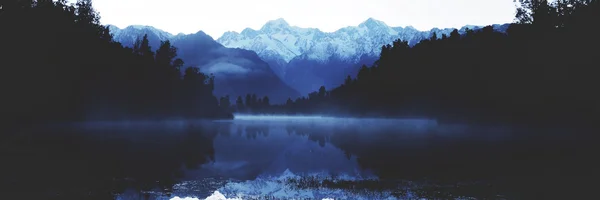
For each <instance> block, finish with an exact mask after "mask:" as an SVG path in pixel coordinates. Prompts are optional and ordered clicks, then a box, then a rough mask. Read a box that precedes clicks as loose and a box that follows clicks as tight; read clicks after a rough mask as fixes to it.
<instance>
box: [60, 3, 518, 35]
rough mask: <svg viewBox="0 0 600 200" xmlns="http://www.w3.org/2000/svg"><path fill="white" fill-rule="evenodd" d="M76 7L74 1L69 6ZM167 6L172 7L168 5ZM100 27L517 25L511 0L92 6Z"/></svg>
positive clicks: (215, 31)
mask: <svg viewBox="0 0 600 200" xmlns="http://www.w3.org/2000/svg"><path fill="white" fill-rule="evenodd" d="M68 1H69V2H75V1H76V0H68ZM165 2H169V3H168V4H166V3H165ZM92 3H93V6H94V8H95V9H96V11H98V12H99V13H100V16H101V19H100V22H101V23H102V24H105V25H107V24H111V25H115V26H117V27H119V28H125V27H127V26H130V25H147V26H153V27H155V28H158V29H161V30H163V31H166V32H169V33H171V34H174V35H176V34H179V33H184V34H190V33H196V32H198V31H203V32H205V33H206V34H208V35H210V36H211V37H213V38H214V39H218V38H219V37H221V36H222V35H223V33H225V32H227V31H235V32H238V33H239V32H241V31H242V30H244V29H245V28H251V29H254V30H258V29H260V28H261V27H262V26H263V25H265V24H266V23H267V22H268V21H271V20H275V19H279V18H282V19H284V20H285V21H286V22H287V23H288V24H289V25H290V26H297V27H302V28H318V29H319V30H321V31H323V32H334V31H336V30H338V29H340V28H344V27H348V26H357V25H358V24H360V23H362V22H364V21H366V20H367V19H368V18H373V19H376V20H380V21H383V22H385V23H386V24H387V25H388V26H392V27H398V26H401V27H406V26H412V27H414V28H416V29H418V30H422V31H423V30H430V29H432V28H460V27H462V26H465V25H491V24H504V23H510V22H513V21H514V16H515V11H516V7H515V3H514V2H513V0H452V1H449V0H253V1H248V0H169V1H159V0H93V1H92Z"/></svg>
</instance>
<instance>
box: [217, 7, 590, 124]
mask: <svg viewBox="0 0 600 200" xmlns="http://www.w3.org/2000/svg"><path fill="white" fill-rule="evenodd" d="M598 2H599V1H597V0H558V1H555V2H552V3H550V2H548V1H529V0H524V1H521V3H520V4H521V6H520V7H519V8H518V9H517V12H516V16H515V23H513V24H511V26H510V28H509V29H508V30H507V33H506V34H505V33H499V32H495V31H494V30H493V29H492V27H491V26H487V27H485V28H483V29H481V30H477V31H473V30H470V31H467V33H466V34H464V35H460V34H459V33H458V31H457V30H455V31H454V32H452V33H451V34H450V35H443V36H441V37H440V38H439V39H438V37H437V36H436V35H432V36H431V38H430V39H426V40H423V41H421V42H420V43H419V44H417V45H415V46H414V47H412V48H411V47H409V45H408V43H407V42H406V41H401V40H397V41H394V42H393V44H389V45H385V46H383V47H382V49H381V55H380V58H379V60H377V61H376V62H375V63H374V64H373V65H372V66H363V67H362V68H361V69H360V71H359V73H358V75H357V76H356V78H352V77H350V76H347V78H346V81H345V83H344V84H343V85H341V86H339V87H337V88H332V89H330V90H327V89H326V88H325V87H321V88H320V89H319V91H315V92H312V93H310V94H308V97H301V98H298V99H295V100H292V99H288V101H287V103H286V104H284V105H268V97H263V98H262V99H267V101H266V102H265V101H263V100H262V99H261V98H258V99H257V98H256V97H254V96H253V95H249V96H246V98H245V101H243V99H242V97H238V98H237V101H236V102H235V105H234V106H231V108H230V109H232V110H234V112H248V113H263V114H303V115H304V114H322V115H334V116H359V117H382V116H383V117H434V118H438V119H441V120H450V121H451V120H455V121H463V120H469V121H473V120H476V121H481V122H502V123H505V122H510V123H521V122H523V123H529V124H548V123H554V122H561V123H566V124H569V123H575V124H593V123H594V120H593V119H594V118H596V119H597V117H595V116H597V115H598V114H600V97H599V95H598V88H597V87H598V85H600V79H599V78H598V72H599V70H598V64H597V63H598V57H597V55H596V54H597V53H595V52H596V51H595V50H594V49H595V48H597V47H598V46H599V45H600V43H599V40H598V37H597V36H596V35H595V32H594V31H593V30H594V29H595V28H594V25H593V24H595V22H597V20H598V19H600V16H599V15H600V9H599V8H600V7H599V5H598V4H599V3H598ZM341 76H345V75H341ZM224 100H226V99H221V101H224ZM567 122H568V123H567Z"/></svg>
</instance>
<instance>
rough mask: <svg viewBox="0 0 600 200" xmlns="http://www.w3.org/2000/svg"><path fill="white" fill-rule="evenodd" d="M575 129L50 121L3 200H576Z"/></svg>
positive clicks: (585, 146) (579, 148) (414, 122)
mask: <svg viewBox="0 0 600 200" xmlns="http://www.w3.org/2000/svg"><path fill="white" fill-rule="evenodd" d="M573 131H576V130H556V129H552V130H528V129H523V128H515V127H509V126H494V127H492V126H478V125H471V124H442V123H438V122H437V121H435V120H430V119H358V118H333V117H324V116H267V115H261V116H251V115H239V116H236V118H235V119H234V120H214V121H208V120H172V121H115V122H108V121H107V122H86V123H72V124H52V125H47V126H40V127H35V128H31V129H29V130H27V131H23V132H21V133H20V134H21V135H22V136H21V137H17V138H14V139H13V140H11V141H4V142H3V146H5V148H4V149H3V151H2V152H3V154H4V155H5V156H6V157H5V158H8V159H7V160H6V161H9V162H5V163H4V164H3V166H4V170H2V173H3V177H9V179H3V181H2V182H3V184H5V185H7V186H8V187H5V189H7V190H5V191H6V192H3V193H4V194H6V195H7V196H12V195H18V194H22V193H27V194H28V195H30V196H31V197H36V196H40V197H43V196H46V195H49V194H50V193H52V194H55V197H57V198H67V197H77V196H78V195H83V196H85V194H86V192H93V193H96V194H105V195H106V197H107V198H110V196H111V195H112V194H116V195H117V196H116V197H117V198H123V199H146V198H149V199H171V198H174V197H175V196H177V197H181V198H184V197H195V198H199V199H204V198H207V197H209V196H213V197H215V195H216V196H219V195H223V196H224V197H226V198H236V197H239V198H242V199H248V198H259V199H260V198H270V197H273V198H277V199H289V198H308V199H314V198H316V199H322V198H335V199H356V198H359V199H373V198H375V199H382V198H392V199H406V198H418V197H423V198H468V197H473V198H478V199H479V198H509V199H513V198H538V197H548V196H552V197H556V196H559V195H577V193H570V192H575V191H579V190H582V188H581V187H580V184H578V183H574V182H569V181H570V180H582V179H584V178H586V177H588V175H591V174H593V172H592V171H591V169H593V166H596V165H595V164H593V161H592V160H593V159H591V158H592V157H591V156H592V152H594V151H592V150H593V149H596V147H593V146H592V145H591V144H590V143H592V141H591V140H586V136H585V135H586V134H585V133H583V132H582V133H581V134H576V132H573ZM565 132H570V133H571V134H565ZM7 144H9V145H7ZM482 155H485V156H482ZM573 163H578V165H577V167H575V166H574V165H573ZM558 188H560V192H556V191H558V190H554V189H558ZM549 191H552V192H549ZM6 195H5V196H6ZM51 196H52V195H51Z"/></svg>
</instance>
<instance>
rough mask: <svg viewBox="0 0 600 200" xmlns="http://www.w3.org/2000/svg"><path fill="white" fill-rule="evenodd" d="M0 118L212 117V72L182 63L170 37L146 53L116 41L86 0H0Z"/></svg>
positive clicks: (142, 43) (141, 45) (140, 45)
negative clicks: (0, 27)
mask: <svg viewBox="0 0 600 200" xmlns="http://www.w3.org/2000/svg"><path fill="white" fill-rule="evenodd" d="M0 26H2V31H0V43H1V44H2V45H0V49H1V50H0V52H1V54H0V66H1V70H2V71H1V72H0V74H2V81H3V82H2V84H1V85H2V103H1V104H0V105H1V106H2V112H1V113H2V116H4V117H3V119H12V120H14V122H25V121H28V122H40V121H42V122H43V121H48V120H82V119H83V120H89V119H124V118H127V119H131V118H158V117H161V118H164V117H217V116H219V115H225V114H224V113H222V111H220V110H219V109H218V101H217V99H216V97H214V96H213V94H212V92H213V88H214V77H209V76H207V75H205V74H203V73H201V72H200V71H199V69H198V68H194V67H189V68H186V70H185V72H184V73H183V75H182V73H181V70H182V69H183V67H184V62H183V61H182V60H181V59H177V49H176V48H174V47H173V46H171V44H170V42H169V41H163V42H162V43H161V46H160V47H159V48H158V49H157V50H156V51H152V50H151V48H150V46H149V44H148V40H147V38H146V37H144V38H140V39H138V41H137V43H136V45H135V47H134V48H125V47H123V46H122V45H121V44H120V43H118V42H115V41H114V40H113V39H112V36H111V35H110V33H109V30H108V28H107V27H105V26H102V25H100V23H99V15H98V13H97V12H95V11H94V9H93V7H92V2H91V0H79V1H78V2H77V3H76V4H74V5H73V4H71V5H67V2H66V1H64V0H59V1H52V0H37V1H34V0H9V1H2V2H1V3H0Z"/></svg>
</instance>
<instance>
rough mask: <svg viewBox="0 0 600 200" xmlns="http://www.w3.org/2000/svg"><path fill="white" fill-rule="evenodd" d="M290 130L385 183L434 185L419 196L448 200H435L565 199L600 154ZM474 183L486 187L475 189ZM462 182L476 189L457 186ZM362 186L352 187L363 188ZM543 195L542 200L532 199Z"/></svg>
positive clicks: (520, 143) (533, 140)
mask: <svg viewBox="0 0 600 200" xmlns="http://www.w3.org/2000/svg"><path fill="white" fill-rule="evenodd" d="M288 128H289V129H290V130H294V132H295V133H296V134H298V135H308V137H309V139H311V140H312V141H315V142H319V143H320V142H321V141H325V142H329V143H330V144H332V145H334V146H336V147H338V148H340V149H341V150H342V151H343V152H344V153H345V154H346V155H345V156H346V157H349V156H350V154H351V155H353V156H356V157H357V162H358V164H359V166H360V167H361V168H363V169H368V170H372V171H373V172H374V173H375V174H376V175H377V176H378V177H379V178H380V181H383V182H386V183H388V182H390V181H391V182H395V181H398V180H410V181H417V182H419V183H431V184H429V185H425V186H424V187H421V188H420V189H419V192H422V195H424V196H430V195H433V194H438V193H439V195H447V196H444V197H441V196H435V195H434V196H432V198H455V197H458V196H461V195H464V196H471V195H475V196H477V197H478V198H496V197H495V195H497V194H499V193H502V194H509V195H510V196H512V197H523V198H525V199H529V198H534V199H535V198H536V197H544V196H545V195H548V194H546V193H544V192H543V191H547V189H548V188H562V189H563V190H564V191H571V192H572V193H568V192H564V194H573V193H577V191H581V188H582V186H581V185H580V184H565V183H573V182H580V180H581V179H582V178H581V177H584V176H585V174H589V173H591V172H592V171H593V170H592V168H593V167H592V166H597V165H594V164H591V161H590V159H586V157H587V158H591V157H593V156H592V153H591V152H596V151H594V150H591V148H592V145H589V147H583V146H586V145H582V144H581V143H578V145H576V146H574V145H570V144H568V143H565V142H562V141H556V142H548V141H545V140H542V139H541V137H542V136H540V137H529V136H524V137H523V138H514V140H503V141H481V140H476V139H472V138H470V137H465V138H460V139H452V138H451V137H446V136H449V135H451V134H457V133H449V132H447V133H444V134H449V135H446V136H445V135H442V134H440V133H439V132H437V130H434V131H419V130H415V131H412V130H399V129H379V128H366V129H365V128H360V126H358V125H348V126H337V127H336V128H334V129H326V130H325V129H323V128H322V127H311V126H303V127H301V128H300V127H293V126H290V127H288ZM529 131H531V130H529ZM477 133H479V132H477ZM467 134H471V133H467ZM473 134H475V133H473ZM482 134H484V133H482ZM473 137H475V135H473ZM515 137H516V136H515ZM321 138H325V139H327V140H323V139H321ZM581 148H588V149H587V150H582V149H581ZM583 155H585V156H583ZM575 163H588V164H579V165H577V164H575ZM473 181H475V182H479V181H483V182H479V183H477V184H475V183H473ZM459 183H473V184H461V185H460V186H457V184H459ZM348 184H350V183H348ZM357 184H358V183H352V184H350V185H349V186H347V187H358V186H357ZM388 186H393V184H391V185H388ZM345 187H346V186H345ZM378 187H379V186H378ZM386 187H387V186H386ZM524 188H528V189H526V190H523V189H524ZM540 194H541V195H542V196H528V195H540ZM523 195H524V196H523Z"/></svg>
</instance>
